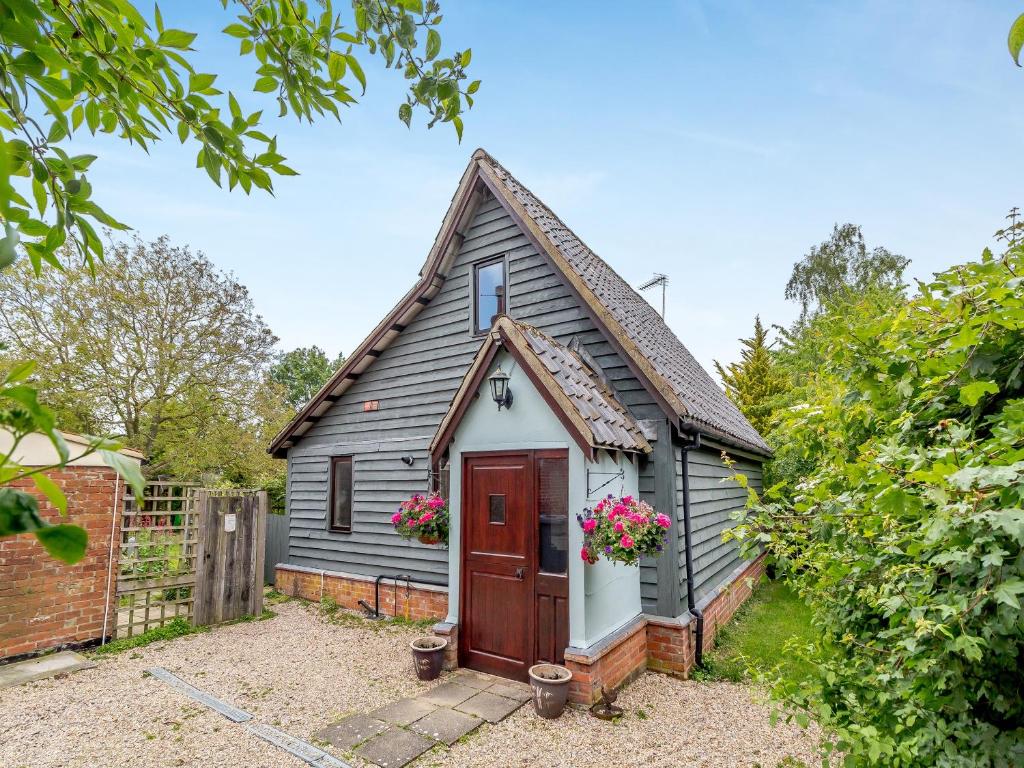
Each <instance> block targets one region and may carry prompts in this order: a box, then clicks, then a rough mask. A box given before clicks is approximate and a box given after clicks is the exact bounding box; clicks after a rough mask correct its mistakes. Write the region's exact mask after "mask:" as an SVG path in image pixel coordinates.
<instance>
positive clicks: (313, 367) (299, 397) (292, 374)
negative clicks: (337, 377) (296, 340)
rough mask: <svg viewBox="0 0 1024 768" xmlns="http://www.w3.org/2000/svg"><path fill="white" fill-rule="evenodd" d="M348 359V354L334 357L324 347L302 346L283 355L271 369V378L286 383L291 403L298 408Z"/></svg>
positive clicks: (281, 384)
mask: <svg viewBox="0 0 1024 768" xmlns="http://www.w3.org/2000/svg"><path fill="white" fill-rule="evenodd" d="M344 362H345V356H344V355H340V354H339V355H338V358H337V359H336V360H333V361H332V360H330V359H329V358H328V357H327V354H326V353H325V352H324V351H323V350H322V349H320V347H317V346H312V347H299V348H298V349H293V350H292V351H291V352H285V353H284V354H283V355H281V357H280V359H279V360H278V361H277V363H275V364H274V367H273V368H271V369H270V378H271V380H272V381H274V382H276V383H277V384H279V385H280V386H282V387H284V389H285V392H286V396H285V400H286V401H287V402H288V405H290V406H291V407H292V408H294V409H296V410H298V409H299V408H301V407H302V406H304V405H305V404H306V403H308V402H309V401H310V400H311V399H312V398H313V395H315V394H316V393H317V392H318V391H319V389H320V387H322V386H323V385H324V384H326V383H327V380H328V379H329V378H331V375H332V374H333V373H334V372H335V371H336V370H338V369H339V368H340V367H341V366H342V364H343V363H344Z"/></svg>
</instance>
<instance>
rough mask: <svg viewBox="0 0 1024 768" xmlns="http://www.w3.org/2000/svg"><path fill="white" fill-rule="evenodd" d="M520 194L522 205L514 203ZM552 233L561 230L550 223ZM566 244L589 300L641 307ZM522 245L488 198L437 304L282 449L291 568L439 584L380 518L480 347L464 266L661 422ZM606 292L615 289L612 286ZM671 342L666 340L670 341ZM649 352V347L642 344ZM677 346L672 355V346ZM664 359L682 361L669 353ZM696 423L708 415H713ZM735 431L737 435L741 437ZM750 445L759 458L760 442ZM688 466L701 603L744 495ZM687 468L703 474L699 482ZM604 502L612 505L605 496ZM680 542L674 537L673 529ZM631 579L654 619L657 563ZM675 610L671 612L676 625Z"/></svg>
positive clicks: (646, 480)
mask: <svg viewBox="0 0 1024 768" xmlns="http://www.w3.org/2000/svg"><path fill="white" fill-rule="evenodd" d="M497 168H499V169H500V166H497ZM501 170H502V171H503V169H501ZM513 181H514V180H513ZM518 194H527V193H523V192H521V191H520V192H519V193H518ZM531 197H532V196H531ZM537 205H540V204H539V203H537ZM541 209H542V210H538V211H536V212H535V213H536V215H537V216H538V217H539V218H541V219H542V220H543V219H544V217H545V216H551V217H552V218H553V214H550V212H548V211H547V209H546V208H543V206H541ZM545 212H546V213H545ZM553 221H554V222H557V225H561V222H560V221H558V220H557V219H553ZM557 225H555V224H552V225H551V227H550V230H551V231H552V232H557ZM561 226H562V227H564V225H561ZM565 231H566V232H568V230H567V229H566V230H565ZM570 236H571V233H569V234H568V235H565V236H564V237H566V238H568V241H569V245H568V246H563V247H564V248H567V249H568V250H570V251H571V250H572V249H573V248H579V249H583V251H585V253H583V251H581V253H582V256H581V258H582V259H583V260H584V261H585V262H586V263H585V265H584V267H583V270H584V273H585V274H590V273H591V272H593V274H590V278H589V279H590V280H592V281H593V282H594V283H595V285H597V286H598V287H600V285H601V284H602V281H604V282H607V283H610V287H607V286H606V287H605V288H602V291H604V292H603V293H602V294H601V295H602V296H603V297H608V296H614V295H617V294H619V293H621V294H625V293H626V292H627V291H628V292H629V293H631V294H632V296H633V297H635V299H636V300H638V301H639V302H641V303H643V304H646V303H645V302H643V300H642V299H640V298H639V297H638V296H636V294H635V292H632V289H631V288H629V286H628V285H626V284H625V283H624V282H622V281H621V279H619V278H618V276H617V275H615V276H614V279H612V278H610V277H609V276H608V274H607V273H610V272H611V270H610V268H608V267H607V265H604V262H601V261H600V260H599V259H597V257H596V256H593V255H592V254H590V256H586V254H589V253H590V252H589V251H586V248H585V246H583V245H582V243H579V241H578V240H575V243H576V244H578V245H573V243H572V241H573V239H574V238H575V236H571V237H570ZM531 242H532V241H531V240H530V239H528V238H527V237H526V235H525V234H524V233H523V232H522V231H521V230H520V229H519V227H518V226H517V225H516V223H515V221H514V220H513V219H512V218H511V217H510V216H509V215H508V213H507V212H506V211H505V210H504V208H502V206H501V205H500V203H499V202H498V201H497V200H495V199H494V198H490V199H487V200H485V201H484V202H483V203H481V205H480V207H479V208H478V209H477V211H476V212H475V213H474V215H473V218H472V223H471V225H470V227H469V228H468V230H466V232H465V238H464V240H463V242H462V244H461V247H460V250H459V253H458V254H457V256H456V258H455V260H454V262H453V263H452V265H451V266H450V267H449V269H448V270H447V275H446V276H445V279H444V282H443V284H442V285H441V288H440V291H439V292H438V294H437V295H436V296H435V297H434V298H433V300H432V301H430V302H429V303H427V304H426V306H425V307H424V309H423V311H422V312H421V313H420V314H419V315H418V316H417V317H416V318H414V319H413V320H412V321H411V322H409V323H408V325H407V326H406V327H405V328H403V329H402V332H401V333H400V334H398V335H397V336H396V337H395V338H394V340H393V341H392V343H391V344H390V345H389V346H388V347H387V348H386V349H384V350H383V351H382V352H380V354H379V356H378V357H377V358H376V359H375V360H373V361H372V363H371V364H370V365H369V367H368V368H366V369H365V370H364V371H363V372H362V374H361V375H360V377H359V378H358V379H357V380H356V381H355V383H353V384H352V386H351V387H350V388H349V389H348V390H347V391H346V392H344V394H342V395H341V397H340V398H339V399H338V400H337V401H336V402H334V403H333V404H332V405H331V406H330V407H329V408H328V409H327V410H326V412H325V413H324V414H323V415H322V416H321V417H319V418H318V419H317V420H316V422H315V423H314V424H313V425H312V427H311V428H310V429H309V430H308V432H306V433H305V434H304V435H303V436H302V437H301V438H299V437H296V439H297V440H298V443H297V445H295V446H294V447H292V448H290V449H289V450H288V494H289V508H290V510H291V529H290V547H289V562H290V563H292V564H295V565H301V566H306V567H311V568H324V569H329V570H335V571H343V572H353V573H362V574H370V575H375V574H379V573H408V574H410V575H411V576H412V577H413V578H421V579H428V580H431V581H441V582H443V581H445V580H446V579H447V552H446V551H444V550H442V549H438V548H434V547H426V546H423V545H420V544H419V543H417V542H409V541H405V540H403V539H401V538H400V537H398V536H397V535H396V534H395V533H394V531H393V529H392V526H391V523H390V516H391V514H392V513H393V511H394V509H395V508H396V507H397V505H398V503H399V502H400V501H402V500H403V499H406V498H408V497H409V496H410V495H411V494H412V493H415V492H422V491H423V490H424V489H425V488H426V486H427V467H428V459H427V451H428V447H429V444H430V441H431V439H432V437H433V436H434V433H435V431H436V429H437V427H438V424H439V423H440V421H441V419H442V418H443V416H444V414H445V412H446V410H447V408H448V406H449V403H450V402H451V399H452V396H453V395H454V394H455V392H456V390H457V389H458V387H459V384H460V382H461V379H462V377H463V376H464V374H465V373H466V371H467V370H468V368H469V365H470V363H471V361H472V359H473V356H474V355H475V354H476V352H477V350H478V348H479V346H480V344H481V342H482V338H483V337H481V336H473V335H471V334H470V311H471V296H470V293H471V284H472V264H473V263H475V262H478V261H481V260H485V259H490V258H494V257H498V256H504V257H505V258H506V260H507V270H508V291H509V296H508V307H509V314H510V315H511V316H512V317H513V318H515V319H517V320H520V321H523V322H526V323H529V324H530V325H533V326H535V327H537V328H538V329H540V330H541V331H543V332H544V333H545V334H548V335H550V336H552V337H553V338H554V339H556V340H557V341H559V342H561V343H562V344H569V342H570V341H572V340H573V339H575V340H577V341H578V342H579V344H580V347H581V352H582V353H583V354H584V359H587V360H591V361H593V364H594V365H595V366H596V367H597V368H599V369H600V371H599V373H600V374H601V376H602V377H603V378H604V379H605V380H606V382H607V383H608V386H609V388H610V389H611V391H612V393H613V395H614V397H615V398H616V399H617V400H618V401H619V402H620V403H622V404H623V405H625V406H626V407H627V408H628V409H629V411H630V413H631V415H632V416H633V418H634V419H637V420H640V419H664V418H665V415H664V412H663V411H662V409H661V407H660V406H659V405H658V404H657V403H656V402H655V401H654V398H653V397H652V396H651V394H650V393H649V392H648V391H647V389H646V388H645V387H644V385H643V384H642V383H641V382H640V381H638V380H637V378H636V377H635V376H634V374H633V373H632V371H631V369H630V368H629V367H628V366H627V365H626V364H625V363H624V362H623V360H622V358H621V357H620V356H619V355H618V353H617V352H616V351H615V350H614V348H613V347H612V345H611V344H610V343H609V342H608V340H607V339H606V338H605V337H604V335H603V333H602V332H601V331H599V330H598V329H597V327H596V326H595V325H594V323H593V322H592V320H591V319H590V315H589V314H588V313H587V312H586V311H585V310H584V309H582V308H581V307H580V306H579V305H578V303H577V300H576V298H575V295H574V294H573V293H572V292H571V291H570V289H569V288H568V286H567V285H566V282H565V279H564V278H563V277H562V276H561V274H560V273H559V272H557V271H556V270H555V269H554V268H553V267H552V265H551V263H550V262H549V261H548V258H547V257H546V256H543V255H541V254H539V253H538V252H537V251H536V249H535V248H534V247H533V245H531ZM612 274H614V273H612ZM616 280H617V281H618V283H620V284H621V286H624V288H621V287H616V285H615V281H616ZM596 290H597V289H596V288H595V291H596ZM625 300H626V303H627V304H628V303H630V302H632V299H630V297H629V296H625ZM648 309H649V307H648ZM650 312H651V313H653V310H650ZM630 313H631V315H632V316H633V317H634V321H635V322H640V323H647V324H651V323H650V322H649V320H650V318H648V317H647V315H646V314H645V310H643V308H642V307H636V306H634V307H633V308H632V309H631V310H630ZM655 317H656V320H657V323H656V325H658V326H661V327H665V326H664V324H663V322H662V321H661V318H660V317H657V316H656V314H655ZM665 330H666V331H667V327H665ZM667 332H668V333H669V334H671V331H667ZM631 333H632V332H631ZM672 339H673V340H675V337H674V335H672ZM649 343H652V344H656V343H660V342H658V341H657V340H656V339H652V340H649ZM675 344H676V345H678V346H679V347H680V348H681V347H682V345H681V344H679V343H678V340H675ZM683 352H684V353H685V355H684V356H683V357H684V358H689V353H688V352H685V349H683ZM673 355H674V357H675V358H679V357H680V353H679V352H678V350H676V351H675V352H674V353H673ZM689 359H690V360H692V358H689ZM676 362H678V360H677V361H676ZM693 365H695V366H696V363H693ZM697 368H698V369H699V366H697ZM701 373H703V371H701ZM703 375H704V377H705V378H706V382H702V383H701V386H708V387H710V388H712V389H714V390H717V389H718V388H717V386H716V385H715V384H714V382H712V381H711V380H710V377H707V374H706V373H703ZM719 391H720V390H719ZM722 397H723V398H724V395H723V396H722ZM713 399H714V398H713V397H712V400H713ZM367 400H377V401H379V403H380V410H378V411H368V412H367V411H364V410H363V402H364V401H367ZM712 406H714V403H713V404H712ZM730 406H731V404H730ZM697 410H699V409H694V408H691V415H694V416H696V415H697V413H696V411H697ZM705 410H706V411H710V410H714V407H709V408H708V409H705ZM726 410H728V409H726ZM726 415H728V414H726ZM740 418H741V419H742V417H740ZM698 421H699V418H698ZM725 421H727V419H725V420H722V419H720V420H719V422H718V427H717V428H722V427H721V424H723V423H725ZM743 423H744V424H745V423H746V422H745V420H744V422H743ZM748 427H749V425H748ZM737 431H738V432H740V433H743V430H742V429H738V430H737ZM748 438H749V435H748ZM741 442H742V440H741ZM751 442H754V441H752V440H751ZM757 444H758V445H763V443H761V442H760V438H758V442H757ZM698 453H699V454H700V456H699V457H698ZM344 454H350V455H352V456H353V469H354V488H353V491H354V501H353V531H352V533H350V534H339V533H332V532H330V531H328V530H327V525H326V507H327V499H328V466H329V462H328V459H329V457H330V456H333V455H344ZM410 455H411V456H413V457H414V464H413V466H412V467H409V466H407V465H406V464H404V463H403V462H402V461H401V459H402V457H403V456H410ZM675 456H676V460H675V465H676V472H677V476H676V477H675V478H673V480H674V488H675V492H676V495H677V518H678V519H679V520H680V521H681V515H682V509H681V499H680V498H679V494H680V493H681V481H680V478H679V477H678V472H679V470H680V467H681V464H680V458H679V453H678V449H676V450H675ZM690 458H691V479H692V481H693V491H692V501H693V511H694V521H693V522H694V528H695V533H694V539H695V542H696V546H695V551H696V554H697V563H696V567H697V572H698V592H699V594H704V593H706V592H707V591H709V590H710V589H712V588H714V587H715V586H717V584H718V583H719V582H720V581H721V579H722V578H724V577H725V576H727V575H728V574H729V573H730V572H731V570H732V568H733V567H734V566H735V564H736V563H737V562H738V557H737V555H736V548H735V545H734V544H724V543H723V542H721V540H720V535H719V534H720V532H721V530H723V529H724V528H725V527H727V526H728V525H729V516H730V514H731V512H732V511H733V510H734V509H736V508H738V507H739V506H741V505H742V504H743V495H742V493H737V490H738V489H736V488H735V487H734V488H731V489H730V488H726V487H725V485H719V484H718V481H719V479H720V477H724V476H725V474H726V473H725V469H724V467H723V466H722V465H721V462H720V459H719V458H718V452H717V451H710V452H709V451H707V450H705V451H701V452H695V453H694V454H691V457H690ZM637 462H638V467H639V488H640V495H641V497H642V498H644V499H645V500H646V501H648V502H650V503H652V504H653V503H655V496H656V486H655V477H654V461H653V460H652V459H649V458H648V457H646V456H639V457H638V458H637ZM698 464H699V465H701V466H702V467H704V466H706V467H707V469H700V470H699V471H698V469H697V465H698ZM741 468H742V469H743V471H746V472H748V474H750V475H751V477H752V481H753V482H754V484H757V483H759V482H760V470H759V465H758V464H756V463H754V462H743V463H741ZM701 473H703V474H701ZM609 490H610V491H613V492H617V489H613V488H610V489H609ZM678 530H679V536H680V537H681V536H682V525H681V523H680V525H679V526H678ZM679 552H680V569H679V579H680V583H681V585H682V587H683V589H682V590H681V593H682V594H683V595H685V584H684V583H683V580H684V572H683V569H682V567H681V564H682V559H681V558H682V552H683V546H682V544H681V543H680V546H679ZM640 573H641V591H642V599H643V604H644V610H647V611H651V612H653V611H654V608H655V605H656V603H657V591H658V590H657V566H656V564H655V561H652V560H644V561H643V562H642V563H641V569H640ZM682 608H685V605H683V606H682ZM682 608H681V609H680V610H679V611H677V612H676V613H677V614H678V613H681V612H682Z"/></svg>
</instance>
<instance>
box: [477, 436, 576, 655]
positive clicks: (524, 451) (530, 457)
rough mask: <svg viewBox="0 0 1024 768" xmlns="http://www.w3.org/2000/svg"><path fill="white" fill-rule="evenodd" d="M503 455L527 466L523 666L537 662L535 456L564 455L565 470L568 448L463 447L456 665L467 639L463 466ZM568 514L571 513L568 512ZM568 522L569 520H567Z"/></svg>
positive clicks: (536, 457) (537, 529)
mask: <svg viewBox="0 0 1024 768" xmlns="http://www.w3.org/2000/svg"><path fill="white" fill-rule="evenodd" d="M506 456H526V457H527V461H528V463H529V466H530V472H529V476H530V479H529V482H530V485H531V491H530V492H531V494H532V496H533V504H532V510H531V515H530V521H531V524H530V527H529V530H528V531H527V536H526V547H527V552H526V555H527V559H528V561H529V563H530V568H531V573H530V591H529V609H528V611H527V616H526V617H525V618H526V623H527V637H528V639H529V647H528V649H527V654H526V658H527V664H526V668H527V669H529V668H530V667H531V666H533V665H534V664H536V663H537V660H536V655H537V587H536V579H537V575H538V573H539V572H538V568H539V553H538V544H539V542H538V535H539V530H540V507H539V504H538V498H537V495H538V494H537V491H538V477H537V459H538V458H545V457H547V458H563V459H565V461H566V464H567V470H568V471H570V472H571V461H570V451H569V450H568V449H567V448H511V447H510V448H503V449H497V450H484V451H466V452H463V453H460V455H459V461H460V463H461V467H460V473H461V476H462V477H461V483H460V486H461V488H460V493H461V497H460V502H459V617H458V662H459V666H460V667H461V666H465V663H464V662H465V654H466V652H467V648H466V643H465V641H464V639H463V637H464V633H465V632H466V629H467V626H468V622H467V619H468V612H467V601H468V598H469V588H470V586H469V581H468V576H469V569H468V568H467V567H466V547H467V545H468V542H469V536H468V535H467V527H468V525H469V518H470V515H469V514H468V513H467V507H468V504H469V502H470V500H471V496H470V493H469V483H470V475H471V473H469V472H467V471H466V466H467V464H468V462H469V460H471V459H486V458H499V457H506ZM567 517H571V515H569V513H568V512H567ZM567 524H568V521H567ZM569 570H570V569H569V568H566V573H565V579H566V585H567V588H568V589H570V590H571V584H570V582H569V579H570V576H569ZM568 621H569V616H568V611H567V615H566V622H567V623H568ZM568 635H569V628H568V627H566V636H568Z"/></svg>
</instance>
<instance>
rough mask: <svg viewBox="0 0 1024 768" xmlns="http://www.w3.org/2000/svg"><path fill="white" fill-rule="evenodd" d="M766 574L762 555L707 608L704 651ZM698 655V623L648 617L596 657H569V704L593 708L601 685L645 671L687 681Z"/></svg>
mask: <svg viewBox="0 0 1024 768" xmlns="http://www.w3.org/2000/svg"><path fill="white" fill-rule="evenodd" d="M763 575H764V558H763V557H759V558H758V559H757V560H755V561H753V562H752V563H751V564H750V565H748V566H747V568H746V570H744V571H743V573H742V574H740V576H739V578H737V579H736V580H735V581H734V582H732V584H730V585H729V586H728V587H726V588H725V589H723V590H722V591H721V592H720V593H719V594H718V595H716V596H715V598H714V599H713V600H712V601H711V602H710V603H709V604H708V606H707V607H706V608H705V609H704V649H705V651H707V650H709V649H710V648H711V647H712V644H713V643H714V639H715V634H716V633H717V632H718V628H719V627H721V626H722V625H723V624H725V623H726V622H728V621H729V619H731V618H732V617H733V614H735V613H736V611H737V609H739V607H740V606H741V605H743V603H744V602H745V601H746V600H747V598H748V597H750V595H751V592H752V591H753V588H754V587H755V586H757V583H758V582H759V581H760V579H761V576H763ZM696 654H697V635H696V622H695V621H690V622H689V623H688V624H686V625H680V624H679V623H678V622H676V621H674V620H672V619H659V618H655V617H649V618H646V619H643V620H641V621H638V622H637V623H636V625H635V626H634V627H631V628H630V629H629V630H628V631H627V632H626V633H625V634H624V635H623V636H622V637H620V638H618V639H617V640H616V642H615V643H613V644H612V645H611V646H609V647H607V648H605V649H603V650H602V651H601V652H599V653H597V654H595V655H594V656H587V655H584V654H572V653H569V654H566V658H565V665H566V666H567V667H568V668H569V669H571V670H572V673H573V674H572V682H571V683H570V684H569V701H571V702H574V703H576V704H584V705H590V704H593V703H594V702H595V701H597V700H598V699H599V698H600V696H601V686H602V685H604V686H605V687H607V688H608V689H611V688H613V687H615V686H619V685H622V684H623V683H627V682H629V681H630V680H632V679H634V678H635V677H636V676H637V675H638V674H640V673H641V672H643V670H644V669H650V670H653V671H655V672H666V673H669V674H675V675H682V676H683V677H687V676H688V675H689V674H690V671H691V670H692V669H693V665H694V663H695V661H696Z"/></svg>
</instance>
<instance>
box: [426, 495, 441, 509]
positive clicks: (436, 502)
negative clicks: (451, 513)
mask: <svg viewBox="0 0 1024 768" xmlns="http://www.w3.org/2000/svg"><path fill="white" fill-rule="evenodd" d="M427 506H428V507H430V508H431V509H440V508H441V507H443V506H444V499H442V498H441V497H440V496H435V497H434V498H432V499H431V500H430V501H428V502H427Z"/></svg>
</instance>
